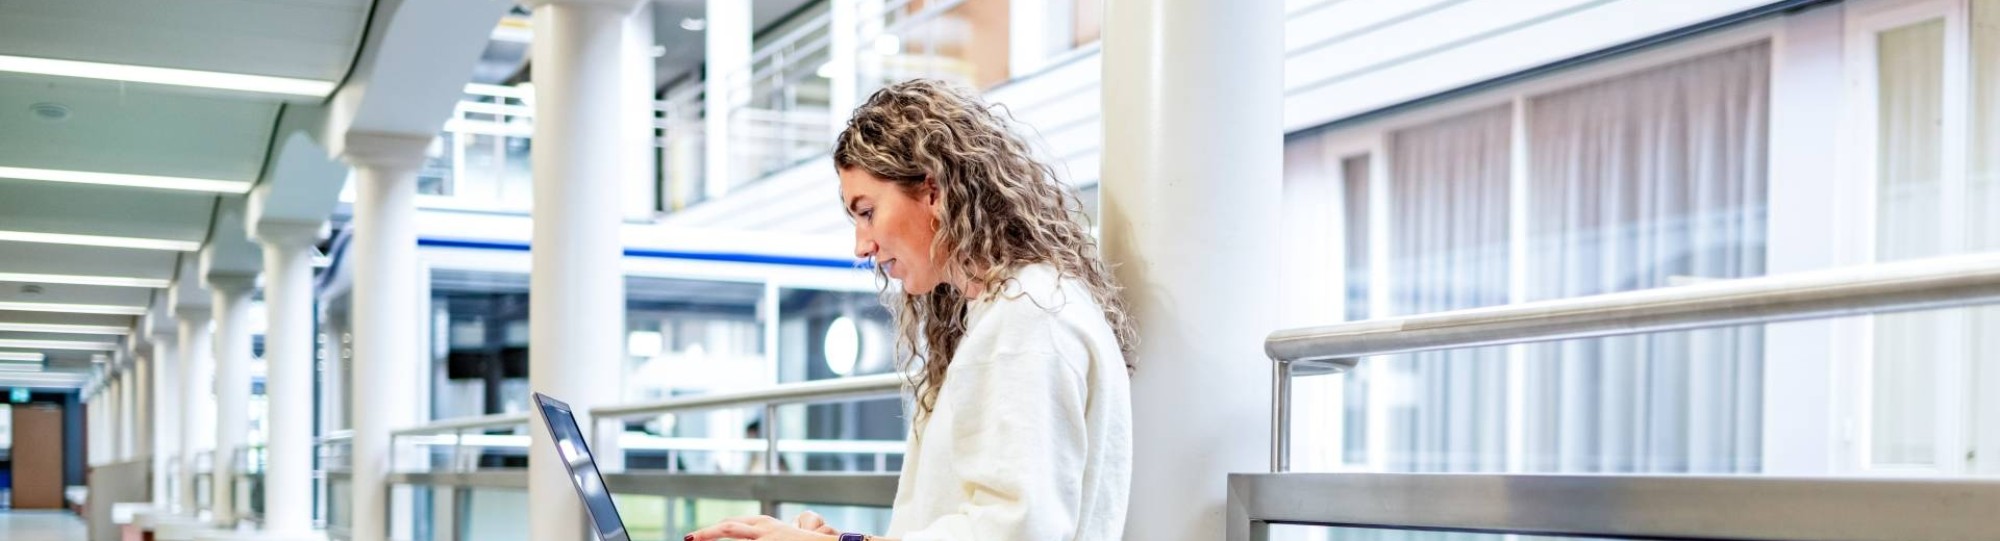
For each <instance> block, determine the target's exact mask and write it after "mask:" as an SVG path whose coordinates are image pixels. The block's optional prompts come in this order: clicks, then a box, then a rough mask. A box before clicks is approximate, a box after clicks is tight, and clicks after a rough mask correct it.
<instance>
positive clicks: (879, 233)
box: [840, 167, 943, 295]
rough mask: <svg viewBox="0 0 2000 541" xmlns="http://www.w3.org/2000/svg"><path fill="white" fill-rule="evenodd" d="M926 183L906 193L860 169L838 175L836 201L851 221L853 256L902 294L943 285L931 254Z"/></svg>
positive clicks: (932, 205) (933, 233) (932, 226)
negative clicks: (896, 284) (898, 284)
mask: <svg viewBox="0 0 2000 541" xmlns="http://www.w3.org/2000/svg"><path fill="white" fill-rule="evenodd" d="M934 188H935V187H934V186H932V185H931V184H930V183H928V182H926V183H925V185H924V186H923V187H922V188H919V189H917V190H916V191H915V193H908V192H905V191H904V189H903V188H901V187H898V186H897V185H896V184H895V183H892V182H889V181H887V180H883V179H882V178H881V177H877V176H875V175H874V174H872V173H869V172H867V171H865V170H862V169H861V168H860V167H849V168H846V169H842V170H840V200H841V202H842V203H843V204H844V205H846V206H847V217H848V218H850V219H852V220H853V221H854V257H859V258H873V259H874V260H875V266H877V267H880V268H881V269H882V272H883V273H884V274H887V275H889V277H890V278H894V279H896V280H898V281H901V282H902V283H903V292H904V293H908V294H911V295H920V294H924V293H929V292H930V291H931V290H932V289H935V288H937V285H938V283H939V282H941V281H942V280H943V276H942V274H943V273H942V272H940V271H939V269H938V266H937V263H936V262H935V261H933V259H932V257H931V256H932V254H931V241H932V240H933V239H936V238H937V228H938V222H937V190H936V189H934Z"/></svg>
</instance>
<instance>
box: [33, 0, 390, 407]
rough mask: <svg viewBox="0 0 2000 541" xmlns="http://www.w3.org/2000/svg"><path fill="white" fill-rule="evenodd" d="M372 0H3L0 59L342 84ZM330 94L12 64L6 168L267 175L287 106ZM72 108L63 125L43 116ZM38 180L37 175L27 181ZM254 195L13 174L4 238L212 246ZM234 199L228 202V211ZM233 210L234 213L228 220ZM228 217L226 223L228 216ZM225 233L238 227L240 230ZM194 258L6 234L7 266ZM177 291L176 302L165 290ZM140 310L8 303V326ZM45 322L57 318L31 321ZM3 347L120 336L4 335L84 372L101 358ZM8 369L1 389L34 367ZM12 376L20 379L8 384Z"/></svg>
mask: <svg viewBox="0 0 2000 541" xmlns="http://www.w3.org/2000/svg"><path fill="white" fill-rule="evenodd" d="M373 3H374V1H373V0H175V1H171V2H166V1H142V2H133V1H130V0H0V55H4V56H10V57H27V58H35V59H53V60H70V61H84V62H95V63H103V64H116V65H121V66H136V67H149V68H174V69H184V70H199V71H207V72H219V73H226V74H244V75H260V76H269V77H285V78H295V79H307V80H313V81H323V82H329V83H338V82H341V81H343V80H345V79H347V78H348V76H349V70H350V69H351V67H352V65H353V63H354V61H355V59H356V58H357V57H358V56H359V54H358V52H359V51H358V50H359V48H360V47H361V44H362V36H363V31H364V26H365V25H366V23H367V20H368V18H369V15H370V10H371V8H372V6H373ZM324 99H325V98H323V97H312V96H308V97H297V96H292V97H286V96H278V95H271V94H258V93H250V92H242V91H227V90H212V89H201V88H191V87H181V86H167V85H160V84H149V83H136V82H124V81H118V80H106V79H86V78H76V77H62V76H51V75H40V74H28V73H18V72H0V167H9V168H30V169H40V170H56V171H66V172H90V173H120V174H131V175H154V176H167V177H192V178H202V179H216V180H226V181H239V182H260V181H263V180H264V179H262V178H261V177H263V176H264V175H265V174H266V171H267V169H268V168H267V167H266V162H267V160H269V159H270V158H271V157H270V156H269V154H271V152H272V149H273V148H275V147H279V146H280V145H278V144H274V142H273V139H274V138H275V137H278V136H279V134H280V133H281V130H280V129H279V128H280V123H279V121H278V120H279V115H280V112H281V111H283V109H284V108H286V107H312V106H316V105H318V104H319V103H320V102H322V101H324ZM38 106H39V109H41V110H48V109H51V108H56V109H61V110H64V111H66V112H67V114H66V115H64V116H63V118H56V119H51V118H47V117H45V116H43V115H40V114H37V108H38ZM24 176H32V175H24ZM243 198H244V196H243V195H240V194H215V193H206V192H189V191H176V190H165V189H158V188H150V187H144V186H141V187H124V186H104V185H88V184H70V183H56V182H49V181H45V180H29V179H22V178H5V177H0V231H4V232H27V233H55V234H66V235H96V236H111V237H137V238H144V239H164V240H178V241H190V242H193V243H204V242H207V241H209V240H210V236H211V233H212V232H213V231H217V230H218V229H217V228H215V225H216V220H217V219H218V217H217V213H218V209H230V210H229V212H233V213H234V215H235V218H234V219H235V220H236V221H238V222H240V221H241V220H242V218H241V217H240V214H241V212H242V211H241V208H242V199H243ZM223 203H227V204H223ZM225 218H227V217H225ZM224 225H228V224H224ZM234 225H235V227H234V228H233V229H231V228H227V227H225V228H221V230H224V231H235V232H237V233H236V234H238V235H240V234H241V233H240V231H241V229H242V227H241V224H240V223H238V224H234ZM195 257H197V256H196V252H178V251H162V250H152V249H134V248H105V247H90V246H76V245H67V244H50V243H29V242H15V241H0V274H4V273H27V274H57V275H85V276H115V277H130V278H149V279H154V280H167V279H171V278H174V277H175V276H176V274H177V271H178V270H179V269H180V268H182V263H183V262H184V261H183V260H184V259H185V260H187V261H192V260H193V259H194V258H195ZM157 292H158V290H154V289H150V288H145V287H126V286H100V285H71V284H62V283H46V282H43V283H30V282H19V281H0V303H55V304H89V305H111V306H126V307H133V308H145V307H147V306H148V305H150V304H152V303H153V301H154V299H155V297H156V293H157ZM157 297H164V295H157ZM135 323H137V318H136V317H134V316H129V315H102V314H85V313H68V312H44V311H20V310H0V324H17V325H19V324H31V325H48V324H57V325H90V326H105V325H111V326H121V327H130V326H133V325H135ZM28 328H44V327H32V326H31V327H28ZM6 340H56V341H65V342H76V341H84V342H93V343H105V344H111V343H117V342H120V341H122V340H124V338H123V337H121V336H115V335H104V334H84V333H53V332H20V331H6V330H0V352H40V353H44V354H45V355H47V357H48V359H49V361H48V365H47V368H46V370H48V371H52V372H87V371H89V370H90V369H91V364H92V363H91V357H92V355H93V354H95V353H101V352H91V351H77V350H68V349H58V348H41V349H37V348H21V347H7V346H6V345H5V344H7V342H5V341H6ZM10 374H16V373H14V372H0V386H7V385H11V384H26V383H29V382H30V380H35V379H37V377H35V376H16V375H10ZM10 378H12V379H11V380H10Z"/></svg>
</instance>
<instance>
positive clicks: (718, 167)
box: [536, 0, 754, 198]
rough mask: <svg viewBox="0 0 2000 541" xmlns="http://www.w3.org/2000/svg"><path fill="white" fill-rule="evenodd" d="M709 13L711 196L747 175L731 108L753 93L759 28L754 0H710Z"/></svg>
mask: <svg viewBox="0 0 2000 541" xmlns="http://www.w3.org/2000/svg"><path fill="white" fill-rule="evenodd" d="M707 13H708V17H707V21H708V28H706V29H704V30H702V32H703V33H705V34H707V35H706V36H704V40H705V42H706V44H707V46H708V51H707V58H706V60H705V63H704V66H705V67H704V68H703V69H705V70H707V74H706V75H707V79H706V81H705V83H704V87H705V88H704V94H703V98H702V99H703V100H704V103H705V107H706V109H707V112H706V113H705V114H706V115H707V116H706V117H705V120H704V121H703V130H702V131H703V133H702V141H703V142H704V143H705V144H707V155H706V158H707V159H706V160H705V161H704V162H703V164H704V167H705V168H706V169H707V174H706V175H705V179H704V180H703V182H704V184H703V186H702V190H703V192H704V193H705V194H706V195H707V196H708V197H709V198H716V197H721V196H722V195H723V194H726V193H729V189H730V188H732V187H735V184H736V182H735V179H736V178H737V177H741V176H743V171H742V170H741V169H742V167H741V165H742V164H740V163H735V160H733V159H732V158H731V157H730V156H732V155H734V151H732V150H731V149H730V148H729V147H730V145H731V144H732V142H731V141H730V137H729V129H730V122H729V119H730V117H731V116H732V115H731V114H730V112H731V111H734V110H735V109H736V108H737V107H738V106H741V105H742V104H743V103H745V102H746V100H749V99H750V96H749V94H750V39H751V33H752V32H753V31H754V29H753V28H752V27H751V24H752V22H751V19H750V2H748V1H745V0H708V11H707ZM536 86H537V87H539V86H540V84H539V83H537V85H536ZM536 118H540V117H539V116H538V117H536Z"/></svg>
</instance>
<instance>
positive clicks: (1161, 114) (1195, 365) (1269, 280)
mask: <svg viewBox="0 0 2000 541" xmlns="http://www.w3.org/2000/svg"><path fill="white" fill-rule="evenodd" d="M1284 35H1285V33H1284V7H1283V6H1282V5H1281V2H1275V1H1265V2H1237V1H1226V0H1107V1H1106V2H1105V23H1104V44H1103V50H1104V52H1103V55H1104V56H1103V63H1104V125H1105V126H1108V127H1110V128H1109V129H1111V130H1114V131H1115V133H1116V135H1115V136H1111V137H1106V138H1105V140H1104V160H1103V164H1104V165H1103V167H1104V170H1103V181H1102V182H1103V191H1102V194H1103V196H1102V197H1103V201H1102V208H1103V231H1104V241H1103V242H1104V253H1105V256H1106V257H1107V258H1108V259H1109V260H1110V261H1111V262H1112V263H1113V264H1114V267H1113V268H1115V269H1116V272H1117V275H1118V278H1119V280H1120V282H1121V283H1123V284H1124V285H1125V286H1126V288H1127V289H1126V290H1125V293H1124V294H1125V295H1126V300H1127V302H1128V303H1129V310H1130V313H1131V315H1132V317H1133V319H1134V320H1136V321H1137V322H1138V325H1139V334H1140V339H1141V340H1142V343H1141V345H1140V346H1139V351H1138V354H1137V357H1136V360H1137V362H1136V364H1137V366H1138V371H1137V373H1136V374H1135V375H1134V376H1133V379H1132V412H1133V439H1134V442H1133V443H1134V445H1133V449H1135V452H1134V457H1133V464H1132V499H1131V502H1130V507H1129V510H1130V511H1129V513H1128V515H1127V521H1126V529H1125V537H1126V538H1128V539H1157V540H1194V539H1203V540H1207V539H1222V538H1224V533H1225V530H1224V522H1225V520H1224V517H1225V501H1226V494H1227V481H1228V474H1230V473H1235V472H1266V471H1270V467H1271V463H1270V456H1269V450H1270V449H1269V446H1270V445H1271V437H1270V436H1271V430H1270V426H1269V423H1268V421H1267V419H1270V412H1271V409H1270V408H1271V386H1272V385H1271V377H1272V369H1273V366H1272V363H1271V362H1270V361H1269V360H1267V359H1266V358H1265V357H1264V354H1263V351H1264V350H1263V340H1264V336H1265V335H1266V334H1269V333H1270V332H1271V331H1273V330H1276V325H1277V322H1278V320H1277V315H1278V313H1277V309H1276V307H1277V306H1278V302H1277V301H1278V291H1277V290H1276V289H1275V287H1274V286H1273V284H1276V283H1278V275H1277V268H1278V267H1277V263H1278V258H1277V247H1278V244H1277V241H1278V234H1279V227H1278V223H1279V222H1278V217H1279V196H1280V194H1281V192H1280V189H1281V186H1282V185H1281V179H1282V174H1283V163H1284V123H1283V120H1284V119H1283V113H1284V89H1283V82H1284V65H1283V60H1284ZM1190 217H1192V219H1190ZM1191 397H1200V399H1199V400H1195V399H1193V398H1191ZM1231 539H1235V537H1231Z"/></svg>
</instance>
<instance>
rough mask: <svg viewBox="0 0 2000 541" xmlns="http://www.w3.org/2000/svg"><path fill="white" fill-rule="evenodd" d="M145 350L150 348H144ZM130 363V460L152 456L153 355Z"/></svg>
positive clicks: (147, 353) (150, 354)
mask: <svg viewBox="0 0 2000 541" xmlns="http://www.w3.org/2000/svg"><path fill="white" fill-rule="evenodd" d="M145 347H146V349H147V350H150V349H151V346H145ZM135 359H136V360H134V361H133V363H132V393H131V394H130V395H128V397H129V400H128V401H127V402H126V403H127V404H131V405H130V406H127V407H128V408H129V409H131V410H132V432H131V438H132V455H131V458H133V459H137V458H139V457H144V456H151V455H152V454H153V405H152V400H153V363H154V362H155V361H154V360H153V354H152V352H151V351H147V352H146V354H145V355H142V356H137V357H136V358H135Z"/></svg>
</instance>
